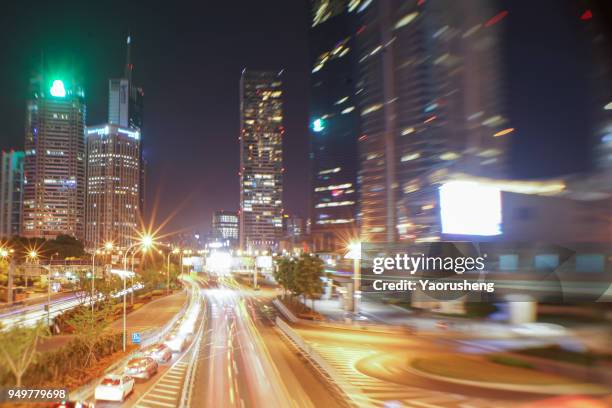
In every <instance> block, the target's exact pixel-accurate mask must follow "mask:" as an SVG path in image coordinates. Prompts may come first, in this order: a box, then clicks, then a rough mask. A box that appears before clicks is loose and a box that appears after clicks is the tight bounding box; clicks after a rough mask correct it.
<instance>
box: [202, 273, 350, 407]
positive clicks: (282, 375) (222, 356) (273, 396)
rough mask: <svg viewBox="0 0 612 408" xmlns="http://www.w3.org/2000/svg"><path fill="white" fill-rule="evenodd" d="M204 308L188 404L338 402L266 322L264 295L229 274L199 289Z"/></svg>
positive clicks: (328, 404)
mask: <svg viewBox="0 0 612 408" xmlns="http://www.w3.org/2000/svg"><path fill="white" fill-rule="evenodd" d="M203 292H204V296H205V298H206V300H207V303H208V306H209V311H208V319H209V322H208V324H209V326H208V327H209V329H208V332H207V333H206V335H205V338H204V339H203V340H204V341H203V342H202V347H201V350H200V355H199V357H198V365H197V368H196V371H195V383H194V388H193V391H192V394H191V400H190V406H192V407H224V408H225V407H241V408H242V407H322V406H325V407H330V408H334V407H341V406H343V404H342V403H341V401H340V400H341V399H339V398H338V397H337V396H335V395H333V393H332V392H330V391H329V387H328V385H327V384H325V382H324V380H322V379H321V378H319V376H318V374H317V373H316V372H314V370H313V369H312V368H311V367H310V365H309V363H308V362H307V361H305V360H304V359H301V358H300V356H299V353H298V352H297V350H295V349H292V348H291V346H290V345H289V344H287V343H286V342H284V341H283V340H282V339H281V337H280V335H279V333H278V332H277V331H276V330H275V329H274V327H273V325H271V323H270V319H269V316H267V311H268V310H269V309H268V308H269V306H267V304H266V303H267V302H268V301H269V299H268V298H266V295H264V294H261V293H258V292H254V291H250V290H244V288H243V287H241V286H239V285H238V284H237V283H236V282H235V281H233V280H232V279H231V278H226V279H222V280H220V284H219V287H212V288H207V289H204V290H203Z"/></svg>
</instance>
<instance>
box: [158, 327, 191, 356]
mask: <svg viewBox="0 0 612 408" xmlns="http://www.w3.org/2000/svg"><path fill="white" fill-rule="evenodd" d="M164 344H165V345H166V346H168V347H169V348H170V350H172V352H173V353H180V352H181V351H183V350H185V346H187V339H186V338H185V336H184V335H183V334H181V333H179V332H178V331H174V332H172V333H170V334H169V335H168V337H166V341H164Z"/></svg>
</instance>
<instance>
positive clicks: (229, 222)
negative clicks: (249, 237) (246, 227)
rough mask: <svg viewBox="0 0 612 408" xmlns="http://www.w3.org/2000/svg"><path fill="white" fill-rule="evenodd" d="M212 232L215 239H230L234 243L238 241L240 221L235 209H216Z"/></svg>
mask: <svg viewBox="0 0 612 408" xmlns="http://www.w3.org/2000/svg"><path fill="white" fill-rule="evenodd" d="M212 230H213V231H212V232H213V237H214V238H215V239H221V240H228V241H230V243H231V244H232V245H235V244H236V243H237V242H238V232H239V230H240V228H239V222H238V213H237V212H235V211H224V210H220V211H215V212H214V213H213V219H212Z"/></svg>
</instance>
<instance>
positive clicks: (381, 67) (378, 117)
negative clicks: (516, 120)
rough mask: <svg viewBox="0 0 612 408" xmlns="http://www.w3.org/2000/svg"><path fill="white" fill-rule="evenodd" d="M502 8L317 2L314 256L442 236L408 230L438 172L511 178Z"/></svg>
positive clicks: (481, 1) (393, 0)
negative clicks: (352, 243) (352, 246)
mask: <svg viewBox="0 0 612 408" xmlns="http://www.w3.org/2000/svg"><path fill="white" fill-rule="evenodd" d="M506 14H507V12H506V11H504V10H503V9H501V8H500V7H498V4H497V2H492V1H485V0H475V1H471V2H468V3H465V4H464V3H462V2H447V1H440V0H429V1H426V2H423V1H418V0H414V1H397V0H381V1H377V2H372V1H359V0H352V1H342V0H317V1H313V2H312V28H311V32H310V37H311V48H312V50H313V55H312V58H311V60H312V76H311V81H312V88H311V95H312V98H311V99H312V105H311V159H312V163H313V169H312V173H311V177H312V181H311V187H312V189H313V191H312V192H311V194H312V204H311V219H312V240H313V247H314V250H315V251H317V252H319V251H325V252H328V251H334V250H337V249H339V248H343V247H344V246H345V245H346V242H347V241H349V240H351V239H356V238H357V237H360V239H361V240H362V241H367V242H395V241H397V240H410V239H413V238H411V236H414V235H418V236H421V235H423V236H429V235H432V234H435V233H436V231H435V230H431V229H430V227H429V226H428V225H427V224H426V223H425V224H422V225H420V226H419V227H418V229H417V230H413V231H407V230H406V228H404V226H406V225H408V224H413V223H412V222H411V219H410V216H411V212H412V209H413V207H414V206H418V207H422V206H423V205H426V203H425V202H426V201H430V200H431V197H426V194H425V193H426V192H427V191H432V190H431V189H429V188H428V186H426V185H422V184H421V185H420V186H419V187H418V188H419V189H421V190H422V191H423V193H422V194H421V197H420V200H422V201H425V202H424V203H420V202H412V201H411V200H410V199H409V197H408V196H407V194H410V193H412V192H413V189H414V186H415V180H417V179H419V178H420V176H421V175H423V174H425V173H428V172H430V171H432V170H452V171H465V172H470V173H472V174H481V175H487V176H489V177H503V176H505V175H506V161H505V153H506V146H507V144H508V138H509V137H511V134H512V131H513V128H512V127H511V126H510V123H509V120H508V119H507V117H506V114H505V106H506V101H505V92H504V81H503V77H504V70H503V64H502V61H501V56H502V52H501V39H502V35H501V30H502V29H503V25H504V21H503V20H504V17H505V16H506ZM410 198H413V196H410Z"/></svg>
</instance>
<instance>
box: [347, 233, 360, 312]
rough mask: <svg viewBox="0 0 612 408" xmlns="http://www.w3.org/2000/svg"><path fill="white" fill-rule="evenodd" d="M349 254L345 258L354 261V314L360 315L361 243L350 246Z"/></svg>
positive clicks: (355, 242)
mask: <svg viewBox="0 0 612 408" xmlns="http://www.w3.org/2000/svg"><path fill="white" fill-rule="evenodd" d="M347 249H348V252H347V253H346V255H344V257H345V258H346V259H352V260H353V281H354V282H353V304H352V306H353V312H354V313H359V302H360V300H361V242H359V241H354V242H351V243H349V244H348V246H347Z"/></svg>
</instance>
